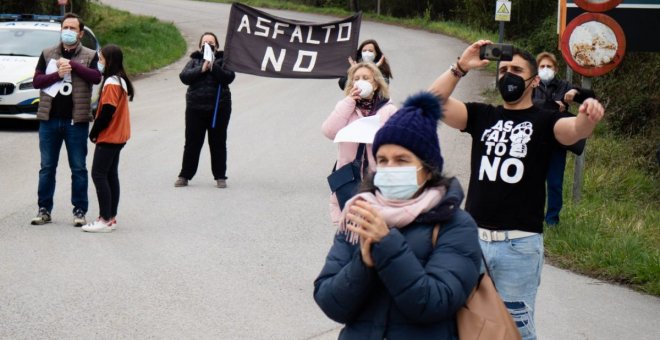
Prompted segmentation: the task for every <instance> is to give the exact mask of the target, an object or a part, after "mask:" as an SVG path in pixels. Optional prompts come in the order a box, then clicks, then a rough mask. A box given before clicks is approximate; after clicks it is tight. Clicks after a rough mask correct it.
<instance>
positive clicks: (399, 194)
mask: <svg viewBox="0 0 660 340" xmlns="http://www.w3.org/2000/svg"><path fill="white" fill-rule="evenodd" d="M421 169H422V168H421V167H420V168H419V169H417V168H415V167H414V166H399V167H387V168H385V167H378V168H377V169H376V175H375V176H374V185H375V186H376V187H378V190H379V191H380V193H381V194H382V195H383V197H385V198H386V199H389V200H408V199H411V198H412V197H413V195H415V193H416V192H417V190H419V187H420V186H419V185H418V184H417V171H419V170H421Z"/></svg>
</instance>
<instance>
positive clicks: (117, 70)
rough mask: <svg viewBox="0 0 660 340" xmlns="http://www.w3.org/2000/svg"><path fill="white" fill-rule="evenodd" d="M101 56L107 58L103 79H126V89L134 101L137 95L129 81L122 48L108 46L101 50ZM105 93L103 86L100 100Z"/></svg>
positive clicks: (130, 98)
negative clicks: (116, 77) (117, 77)
mask: <svg viewBox="0 0 660 340" xmlns="http://www.w3.org/2000/svg"><path fill="white" fill-rule="evenodd" d="M101 54H102V55H103V58H105V69H104V70H103V79H108V78H110V77H113V76H119V77H121V78H123V79H124V81H125V82H126V87H127V89H128V98H129V100H131V101H132V100H133V95H134V94H135V92H134V90H133V83H131V80H130V79H128V75H127V74H126V70H124V53H122V51H121V48H119V46H117V45H113V44H108V45H105V47H103V48H102V49H101ZM102 92H103V86H101V89H100V90H99V98H100V97H101V93H102Z"/></svg>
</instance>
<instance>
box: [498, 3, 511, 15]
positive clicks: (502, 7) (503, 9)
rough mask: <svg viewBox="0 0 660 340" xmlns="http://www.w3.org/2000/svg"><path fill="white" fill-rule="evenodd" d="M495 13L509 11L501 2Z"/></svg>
mask: <svg viewBox="0 0 660 340" xmlns="http://www.w3.org/2000/svg"><path fill="white" fill-rule="evenodd" d="M497 13H509V9H508V8H506V5H505V4H502V6H500V8H498V9H497Z"/></svg>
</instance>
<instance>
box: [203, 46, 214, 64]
mask: <svg viewBox="0 0 660 340" xmlns="http://www.w3.org/2000/svg"><path fill="white" fill-rule="evenodd" d="M214 59H215V54H213V49H212V48H211V46H209V44H204V60H208V61H210V62H211V63H213V60H214Z"/></svg>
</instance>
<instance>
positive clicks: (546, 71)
mask: <svg viewBox="0 0 660 340" xmlns="http://www.w3.org/2000/svg"><path fill="white" fill-rule="evenodd" d="M539 77H541V80H542V81H543V82H544V83H547V82H549V81H551V80H552V79H553V78H554V77H555V71H554V70H553V69H551V68H549V67H544V68H542V69H541V70H539Z"/></svg>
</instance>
